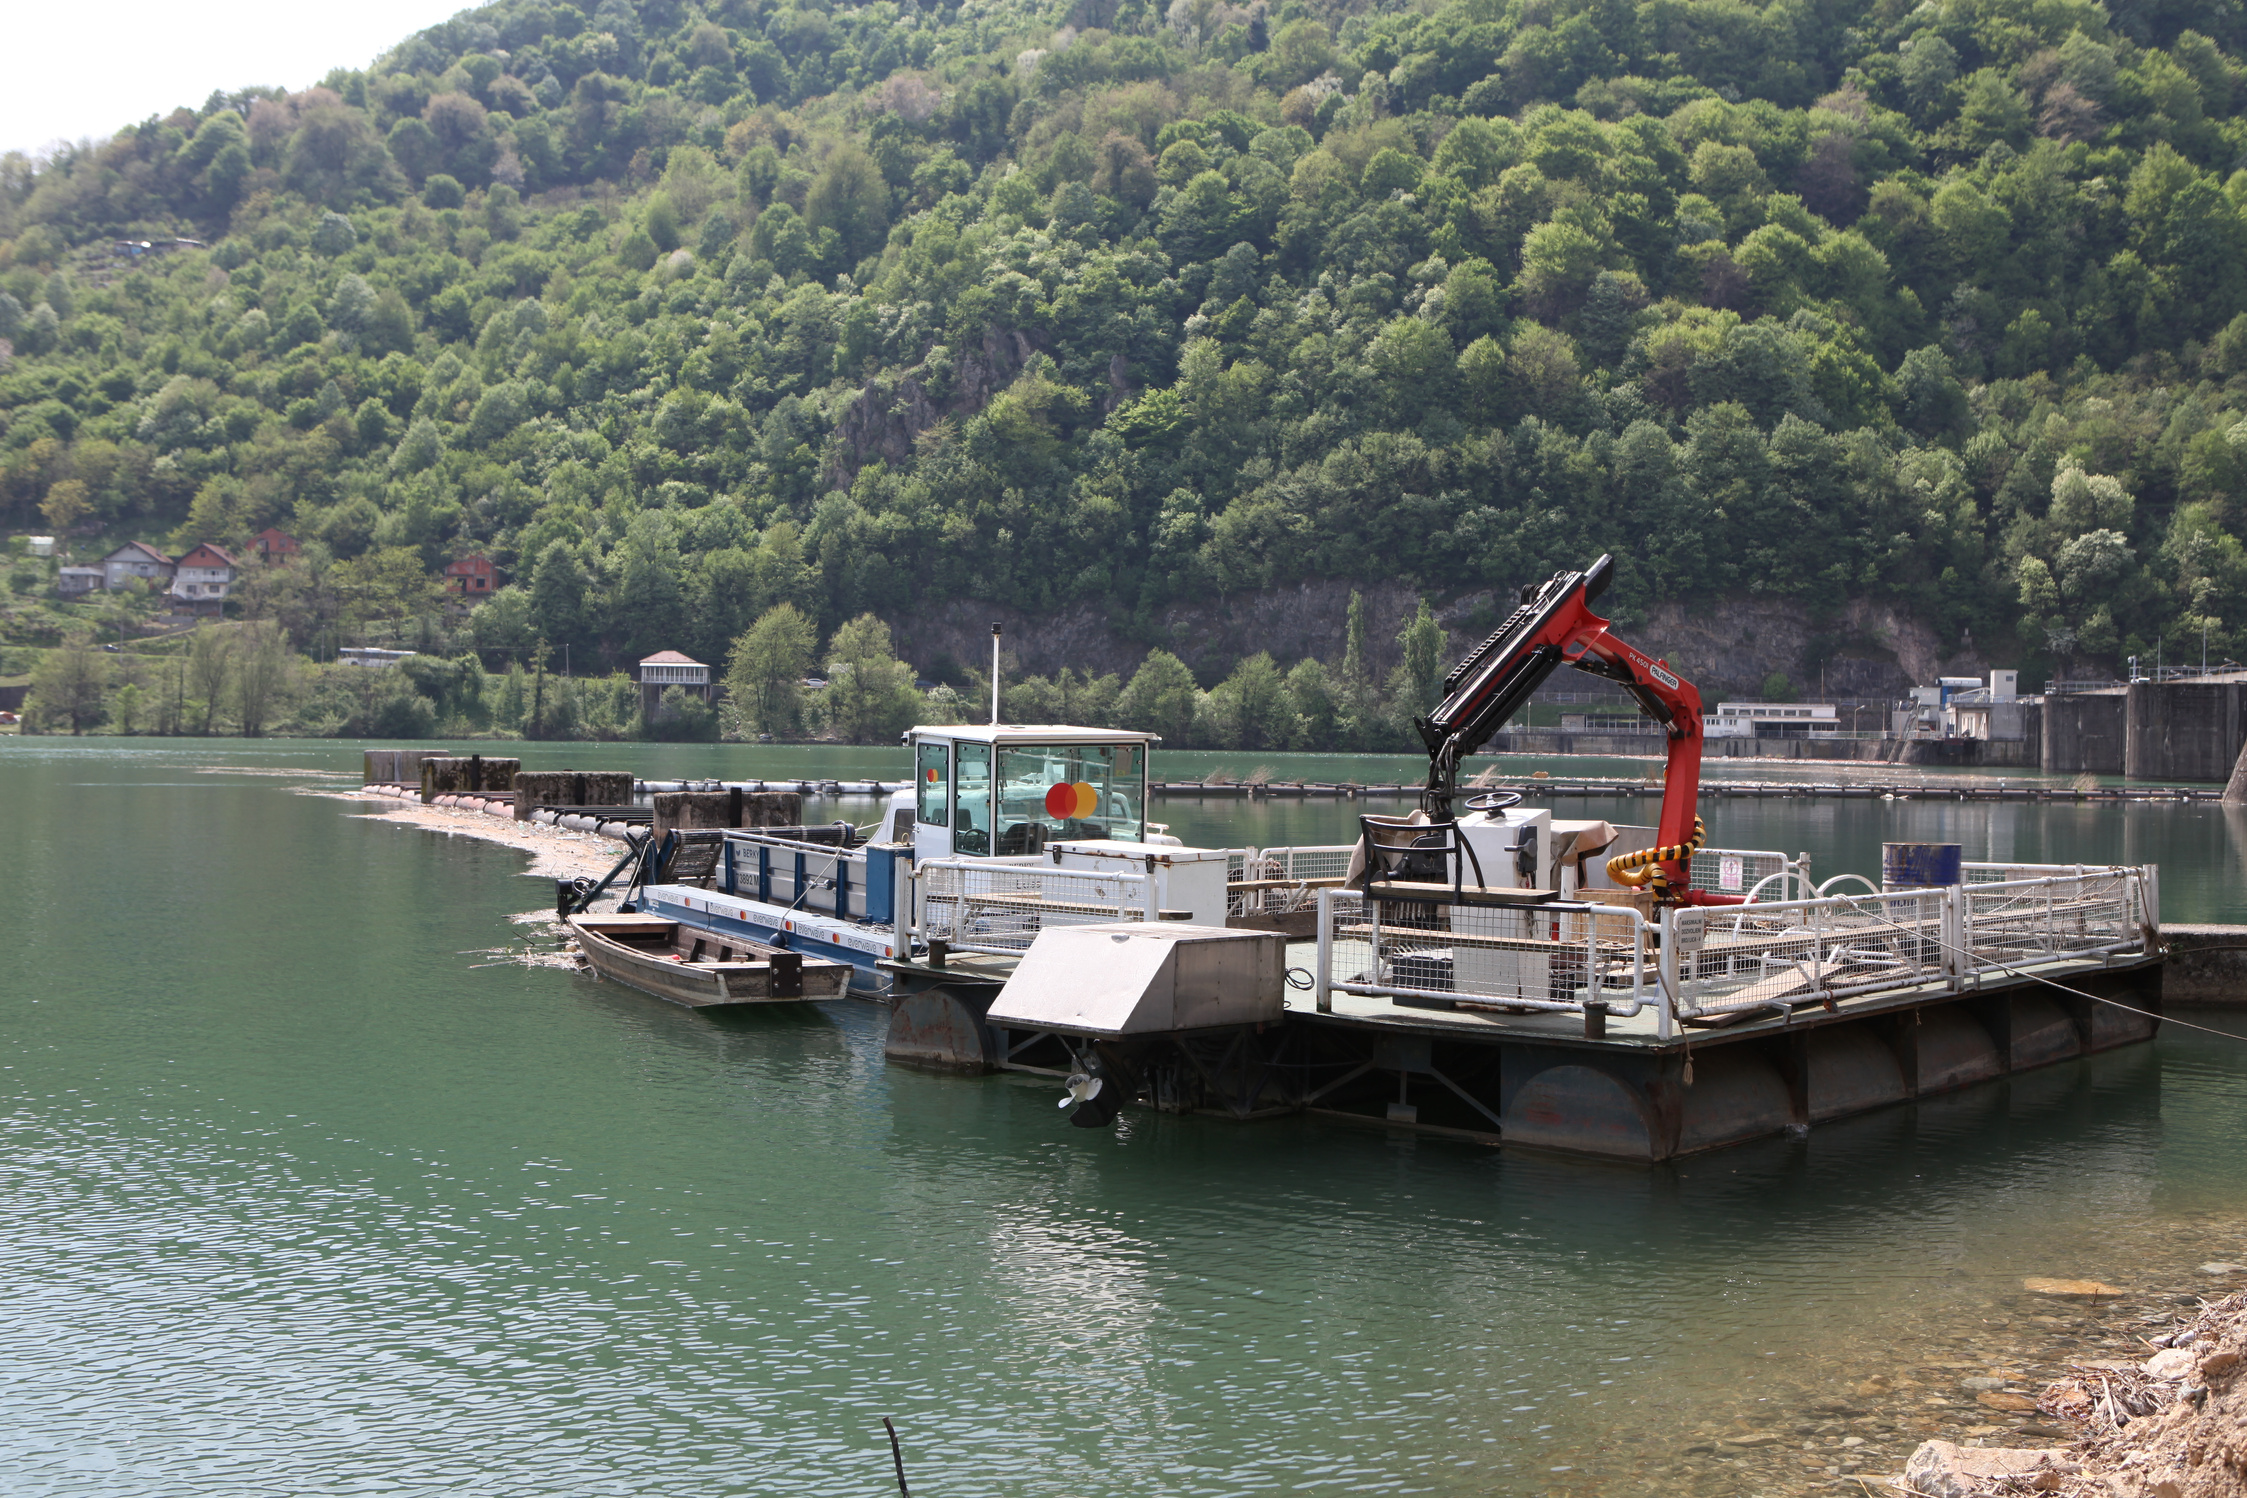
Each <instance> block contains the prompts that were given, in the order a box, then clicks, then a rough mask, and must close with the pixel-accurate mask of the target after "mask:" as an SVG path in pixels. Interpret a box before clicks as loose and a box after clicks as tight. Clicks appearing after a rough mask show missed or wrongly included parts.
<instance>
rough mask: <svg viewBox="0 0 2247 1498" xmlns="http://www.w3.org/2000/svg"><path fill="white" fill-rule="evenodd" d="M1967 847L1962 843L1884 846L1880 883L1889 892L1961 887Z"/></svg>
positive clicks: (1890, 844)
mask: <svg viewBox="0 0 2247 1498" xmlns="http://www.w3.org/2000/svg"><path fill="white" fill-rule="evenodd" d="M1963 853H1964V848H1963V847H1962V845H1960V844H1958V843H1882V844H1881V845H1880V882H1881V884H1882V885H1883V886H1885V887H1886V888H1888V889H1939V888H1941V887H1943V886H1944V885H1949V884H1957V883H1958V882H1959V881H1960V879H1961V878H1962V877H1963V875H1962V874H1961V872H1960V869H1959V865H1960V863H1961V861H1962V856H1963Z"/></svg>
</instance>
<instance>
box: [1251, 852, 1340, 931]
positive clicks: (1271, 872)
mask: <svg viewBox="0 0 2247 1498" xmlns="http://www.w3.org/2000/svg"><path fill="white" fill-rule="evenodd" d="M1356 851H1357V844H1355V843H1325V844H1317V845H1309V846H1304V847H1299V848H1261V849H1250V850H1248V856H1247V857H1246V858H1245V859H1244V860H1243V861H1242V862H1241V863H1240V865H1239V866H1238V867H1233V866H1230V865H1228V867H1227V869H1226V874H1225V878H1226V882H1227V888H1226V891H1225V910H1226V913H1227V914H1228V915H1235V916H1240V915H1287V914H1291V913H1293V912H1295V911H1298V910H1307V909H1309V908H1310V906H1311V903H1312V901H1313V900H1314V899H1316V898H1317V894H1318V889H1319V885H1320V883H1321V882H1325V883H1332V882H1334V881H1336V880H1339V879H1341V878H1342V876H1343V875H1345V874H1347V873H1348V872H1349V869H1350V857H1351V855H1352V854H1354V853H1355V852H1356Z"/></svg>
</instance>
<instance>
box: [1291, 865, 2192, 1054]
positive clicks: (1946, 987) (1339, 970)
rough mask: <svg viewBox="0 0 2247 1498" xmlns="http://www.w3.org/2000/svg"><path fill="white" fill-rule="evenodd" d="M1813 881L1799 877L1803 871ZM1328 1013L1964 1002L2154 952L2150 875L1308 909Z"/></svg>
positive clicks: (1695, 1013) (1327, 892) (1670, 1020)
mask: <svg viewBox="0 0 2247 1498" xmlns="http://www.w3.org/2000/svg"><path fill="white" fill-rule="evenodd" d="M1803 877H1804V878H1805V879H1807V873H1805V874H1804V875H1803ZM1315 899H1316V904H1317V911H1318V925H1317V935H1318V958H1317V972H1316V979H1315V983H1314V991H1315V994H1316V1001H1317V1004H1318V1007H1319V1008H1320V1009H1322V1010H1331V1009H1332V1008H1333V997H1334V995H1335V994H1337V993H1342V994H1352V995H1358V996H1362V997H1370V998H1385V999H1387V1000H1389V1001H1391V1002H1392V1003H1401V1004H1404V1005H1407V1006H1411V1005H1414V1004H1421V1005H1426V1004H1428V1003H1430V1002H1431V1001H1434V1002H1437V1003H1439V1004H1441V1005H1448V1006H1450V1007H1458V1006H1461V1005H1465V1006H1468V1007H1479V1008H1486V1009H1497V1010H1506V1011H1515V1012H1539V1011H1547V1012H1550V1011H1571V1012H1582V1011H1583V1010H1585V1009H1586V1008H1587V1007H1588V1006H1590V1005H1593V1004H1597V1005H1598V1006H1600V1007H1601V1008H1603V1009H1605V1010H1606V1011H1607V1012H1608V1013H1609V1014H1612V1015H1618V1016H1624V1017H1628V1016H1631V1015H1635V1014H1636V1013H1638V1012H1639V1010H1640V1009H1641V1008H1642V1007H1643V1006H1646V1005H1652V1006H1653V1008H1654V1011H1655V1029H1656V1034H1657V1036H1659V1037H1660V1038H1664V1039H1667V1038H1669V1037H1670V1036H1671V1035H1673V1034H1674V1033H1675V1028H1674V1027H1675V1025H1676V1024H1677V1023H1678V1022H1680V1021H1694V1020H1701V1019H1705V1018H1708V1017H1710V1016H1715V1015H1724V1014H1739V1013H1752V1012H1755V1011H1768V1012H1770V1013H1773V1014H1784V1013H1788V1012H1790V1011H1792V1010H1794V1009H1796V1008H1799V1007H1801V1006H1803V1005H1807V1004H1827V1003H1832V1002H1835V1001H1838V1000H1842V999H1850V998H1860V997H1863V996H1866V995H1872V994H1879V993H1884V992H1901V991H1903V990H1907V989H1915V988H1916V989H1924V990H1932V991H1934V992H1937V993H1962V992H1968V991H1971V990H1974V989H1978V988H1981V987H1984V986H1985V985H1987V984H1990V983H1995V982H2004V981H2008V980H2011V979H2013V978H2015V977H2017V976H2018V974H2019V973H2020V971H2021V970H2022V969H2024V968H2034V967H2039V966H2044V965H2048V964H2053V963H2086V962H2111V961H2113V960H2115V959H2117V958H2134V957H2140V956H2144V955H2146V954H2148V953H2150V952H2151V951H2152V950H2153V949H2154V947H2155V946H2156V945H2157V943H2158V940H2159V938H2158V936H2157V934H2156V933H2157V932H2158V931H2159V928H2160V919H2161V909H2160V876H2159V870H2158V869H2157V868H2156V867H2155V866H2153V865H2150V864H2149V865H2144V866H2137V867H2108V868H2085V869H2082V870H2074V869H2070V870H2068V871H2066V872H2062V873H2056V874H2047V875H2043V876H2040V877H2036V878H2029V879H2013V880H2004V881H1991V882H1987V883H1976V884H1959V885H1950V886H1945V887H1937V888H1928V889H1903V890H1886V891H1867V892H1864V893H1855V894H1832V895H1825V896H1815V897H1812V898H1808V899H1796V900H1758V901H1755V902H1753V903H1746V904H1739V905H1710V906H1690V907H1679V906H1669V907H1664V908H1663V909H1662V910H1661V911H1660V913H1659V915H1658V917H1656V918H1655V919H1652V920H1649V919H1648V918H1646V917H1644V916H1642V915H1641V914H1640V913H1639V912H1638V911H1637V910H1636V909H1633V908H1631V907H1627V906H1601V905H1581V904H1576V903H1573V902H1558V903H1551V904H1544V905H1533V906H1520V907H1489V906H1476V905H1449V904H1442V903H1432V902H1426V901H1409V902H1408V901H1397V900H1368V899H1367V898H1366V897H1365V896H1364V895H1363V894H1362V893H1360V892H1358V891H1356V890H1340V889H1322V890H1320V891H1318V893H1317V895H1316V897H1315Z"/></svg>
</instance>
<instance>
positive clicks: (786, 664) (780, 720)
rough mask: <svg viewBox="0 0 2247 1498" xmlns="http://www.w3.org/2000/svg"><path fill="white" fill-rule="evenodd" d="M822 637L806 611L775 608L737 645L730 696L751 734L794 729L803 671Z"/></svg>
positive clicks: (729, 674)
mask: <svg viewBox="0 0 2247 1498" xmlns="http://www.w3.org/2000/svg"><path fill="white" fill-rule="evenodd" d="M818 646H819V635H818V632H817V631H816V630H814V629H813V628H812V623H811V621H810V620H809V619H807V618H805V617H804V612H803V610H801V609H799V608H797V607H796V606H795V605H794V604H792V603H780V604H775V605H773V606H772V607H771V608H769V609H767V610H765V612H764V613H763V614H762V615H760V616H759V617H758V619H757V622H756V623H755V624H752V625H751V626H749V628H748V630H747V631H745V632H744V633H743V634H742V636H741V637H740V638H739V639H737V640H735V641H734V642H733V652H732V654H731V655H730V656H729V657H728V658H727V661H726V696H727V700H728V701H729V702H730V703H731V704H732V705H733V709H734V711H735V713H736V714H737V715H738V717H739V718H740V720H741V721H742V724H743V726H744V727H745V728H746V729H747V730H748V731H750V732H761V733H771V734H781V733H786V732H789V731H790V730H791V729H793V728H794V727H795V725H796V719H797V711H798V702H799V700H800V698H801V695H802V687H801V683H802V681H803V678H804V673H805V672H807V671H809V670H810V669H811V662H812V656H813V653H814V652H815V651H816V650H817V649H818Z"/></svg>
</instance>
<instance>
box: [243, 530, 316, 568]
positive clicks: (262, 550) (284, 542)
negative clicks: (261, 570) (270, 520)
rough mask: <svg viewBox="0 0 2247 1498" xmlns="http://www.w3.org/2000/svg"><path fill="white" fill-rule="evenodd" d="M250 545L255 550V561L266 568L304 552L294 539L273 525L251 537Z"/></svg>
mask: <svg viewBox="0 0 2247 1498" xmlns="http://www.w3.org/2000/svg"><path fill="white" fill-rule="evenodd" d="M250 545H251V547H253V548H254V549H255V550H256V552H257V559H258V560H259V561H261V562H263V563H264V564H265V565H266V566H268V567H270V566H272V565H273V564H274V563H276V562H285V561H287V560H288V559H289V558H291V557H293V556H295V555H296V554H297V553H298V552H300V551H302V550H304V547H303V546H302V545H301V544H299V543H298V541H297V538H296V537H294V536H292V535H290V534H289V533H288V532H287V531H284V530H282V529H281V528H280V527H279V526H275V525H269V526H267V527H266V528H265V529H264V530H261V531H259V532H258V533H257V534H256V535H255V536H253V537H251V538H250Z"/></svg>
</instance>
